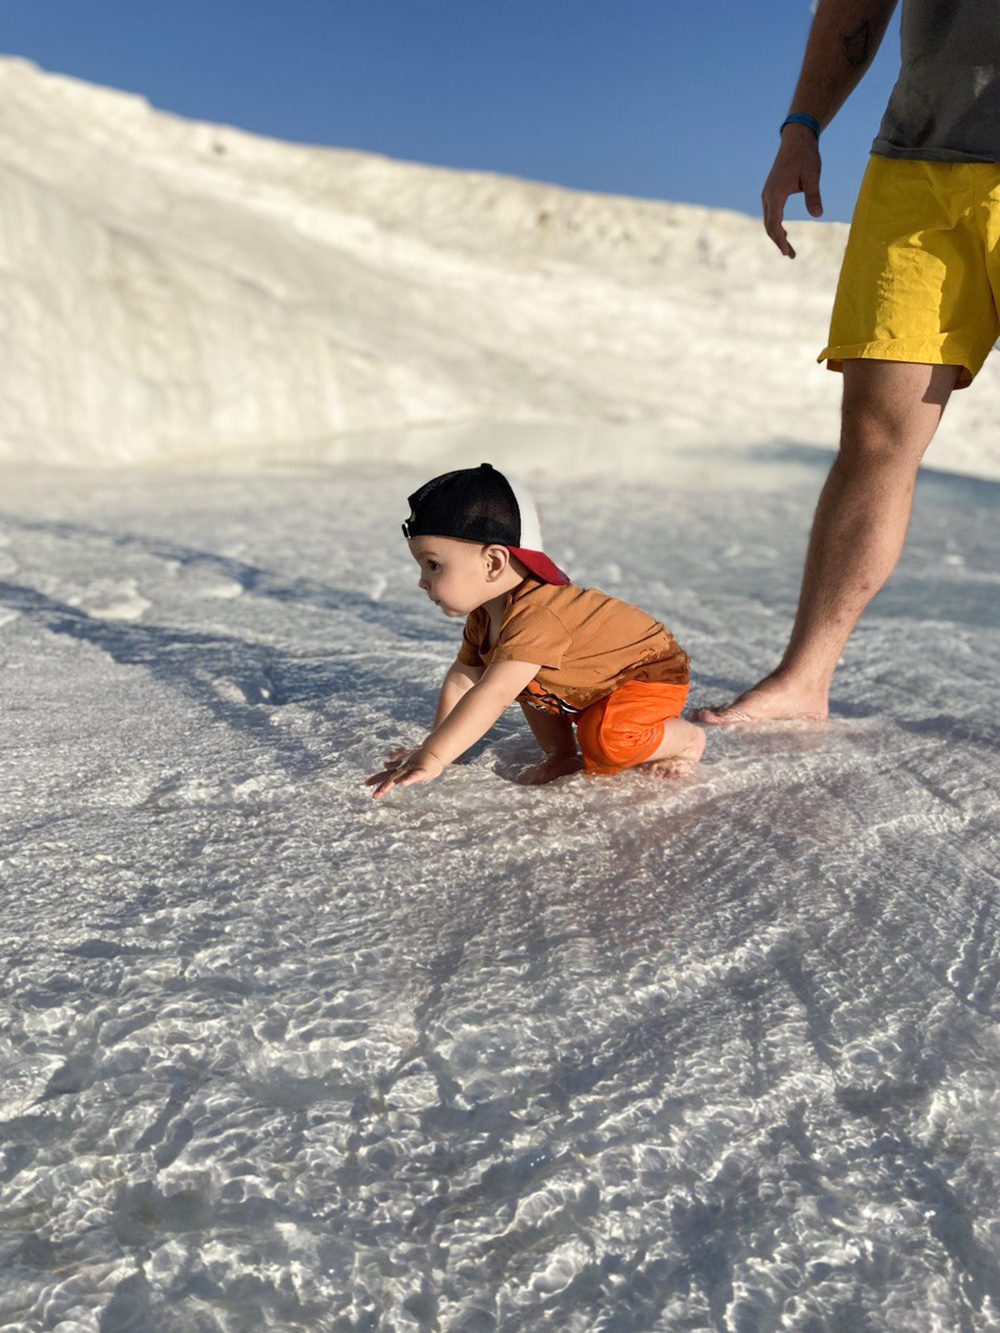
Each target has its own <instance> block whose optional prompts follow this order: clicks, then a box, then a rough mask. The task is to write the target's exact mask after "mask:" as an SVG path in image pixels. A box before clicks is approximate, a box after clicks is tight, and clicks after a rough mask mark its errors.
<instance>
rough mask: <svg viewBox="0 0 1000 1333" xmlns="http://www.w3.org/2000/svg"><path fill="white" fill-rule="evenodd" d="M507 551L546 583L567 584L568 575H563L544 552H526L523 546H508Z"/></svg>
mask: <svg viewBox="0 0 1000 1333" xmlns="http://www.w3.org/2000/svg"><path fill="white" fill-rule="evenodd" d="M507 549H508V551H510V553H511V555H514V556H517V558H518V560H520V562H521V564H522V565H526V566H527V567H528V569H530V570H531V572H532V574H536V575H537V576H538V578H540V579H543V580H544V581H545V582H546V583H569V575H568V574H564V573H563V571H562V570H561V569H560V568H559V566H558V565H557V564H555V563H554V562H553V561H552V560H550V559H549V557H548V556H547V555H546V554H545V552H544V551H528V550H526V549H525V548H524V547H523V546H508V547H507Z"/></svg>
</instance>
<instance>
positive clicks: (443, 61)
mask: <svg viewBox="0 0 1000 1333" xmlns="http://www.w3.org/2000/svg"><path fill="white" fill-rule="evenodd" d="M809 22H810V7H809V3H808V0H767V2H766V3H761V4H750V3H747V0H699V2H698V3H681V2H680V0H614V3H612V0H492V3H490V2H489V0H225V3H223V2H222V0H34V3H31V4H29V3H27V2H26V0H25V2H23V3H21V4H19V5H14V4H7V5H5V6H4V16H3V26H2V33H3V43H4V50H5V51H6V52H7V53H8V54H15V55H23V56H27V57H28V58H29V59H32V60H34V61H36V62H37V63H38V64H40V65H42V66H43V67H44V68H46V69H52V70H58V71H61V72H64V73H69V74H75V75H77V76H78V77H80V78H85V79H90V80H92V81H94V82H97V83H104V84H109V85H111V86H113V87H118V88H125V89H128V90H129V91H133V92H140V93H143V94H144V95H145V96H146V97H148V98H149V99H150V101H151V102H152V103H153V104H154V105H155V106H158V107H162V108H164V109H167V110H170V111H176V112H178V113H179V114H181V115H188V116H194V117H197V118H200V119H204V120H214V121H222V122H226V123H228V124H232V125H239V126H241V127H243V128H245V129H250V130H254V131H256V132H258V133H262V134H270V135H274V136H276V137H278V138H284V139H295V140H299V141H302V142H308V143H320V144H331V145H335V146H339V147H347V148H360V149H367V150H370V151H374V152H380V153H387V154H389V155H390V156H393V157H402V158H409V159H413V160H416V161H421V162H434V163H438V164H441V165H444V166H455V167H474V168H484V169H487V170H494V171H502V172H507V173H510V174H513V175H518V176H528V177H531V178H534V179H538V180H549V181H556V182H558V183H560V184H563V185H569V186H574V187H576V188H579V189H588V190H604V191H610V192H614V193H623V194H635V195H643V196H646V197H650V198H658V199H670V200H680V201H686V202H692V203H702V204H709V205H713V206H719V207H728V208H736V209H740V210H742V211H744V212H748V213H758V212H759V197H760V188H761V185H762V183H763V179H764V176H765V175H766V174H767V169H768V167H769V165H770V162H771V159H772V157H773V154H774V150H775V147H776V144H777V127H778V124H779V123H780V121H781V119H782V117H783V116H784V113H785V111H786V109H787V105H788V100H789V98H790V95H791V91H792V88H793V86H794V82H795V78H796V75H797V73H798V68H799V64H800V61H801V57H802V51H803V48H804V45H805V39H806V33H807V31H808V27H809ZM898 64H899V37H898V28H897V26H896V23H895V22H894V23H893V26H892V27H891V28H890V30H889V32H888V33H887V35H886V38H885V41H884V42H883V45H882V49H881V51H880V52H879V56H878V59H877V61H876V64H875V66H874V67H873V69H872V70H870V71H869V73H868V75H867V76H866V78H865V80H864V82H863V83H862V85H861V87H860V88H859V89H858V90H857V91H856V92H855V94H854V96H853V97H852V99H851V100H850V101H849V102H848V104H847V106H846V107H845V108H844V109H843V110H842V112H841V113H840V116H839V117H838V119H837V120H836V121H835V122H834V124H833V126H832V127H831V129H830V130H829V131H828V132H827V134H826V135H824V139H823V144H822V149H823V158H824V181H825V186H824V204H825V206H826V212H825V216H826V217H827V218H831V219H836V220H840V221H845V220H847V219H849V217H850V213H851V209H852V207H853V203H854V195H855V192H856V190H857V184H858V181H859V180H860V177H861V172H862V171H863V169H864V164H865V160H866V158H867V154H868V150H869V147H870V145H871V140H872V138H873V137H874V135H875V131H876V129H877V127H878V122H879V119H880V117H881V113H882V109H883V107H884V105H885V102H886V99H887V97H888V94H889V90H890V88H891V86H892V83H893V82H894V80H895V77H896V73H897V70H898ZM789 215H790V216H793V217H803V216H805V212H804V209H803V208H802V206H801V204H797V205H795V206H794V207H793V208H792V209H790V210H789Z"/></svg>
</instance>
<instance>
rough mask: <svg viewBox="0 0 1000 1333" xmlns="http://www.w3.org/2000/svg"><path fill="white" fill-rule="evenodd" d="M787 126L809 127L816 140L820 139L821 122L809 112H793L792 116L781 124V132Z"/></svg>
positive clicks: (787, 117)
mask: <svg viewBox="0 0 1000 1333" xmlns="http://www.w3.org/2000/svg"><path fill="white" fill-rule="evenodd" d="M786 125H808V127H809V128H810V129H811V130H812V132H813V134H815V136H816V138H817V139H818V138H819V121H818V120H817V119H816V117H815V116H810V115H809V113H808V112H807V111H793V112H792V113H791V115H789V116H786V117H785V119H784V120H783V121H782V122H781V130H783V129H784V128H785V126H786ZM781 130H779V131H778V133H779V134H780V133H781Z"/></svg>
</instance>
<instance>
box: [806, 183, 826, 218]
mask: <svg viewBox="0 0 1000 1333" xmlns="http://www.w3.org/2000/svg"><path fill="white" fill-rule="evenodd" d="M802 193H803V194H804V195H805V197H806V208H807V209H808V210H809V212H810V213H811V215H812V216H813V217H814V218H818V217H822V216H823V200H822V199H821V198H820V197H819V177H815V178H810V179H807V180H803V182H802Z"/></svg>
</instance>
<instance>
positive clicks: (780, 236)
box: [764, 195, 795, 259]
mask: <svg viewBox="0 0 1000 1333" xmlns="http://www.w3.org/2000/svg"><path fill="white" fill-rule="evenodd" d="M787 198H788V196H787V195H783V196H780V197H779V198H778V199H775V198H773V197H770V196H768V195H765V196H764V230H765V231H766V232H767V234H768V236H770V238H771V240H772V241H773V242H774V243H775V245H776V246H777V247H778V249H779V250H780V251H781V253H782V254H783V255H787V256H788V257H789V259H794V258H795V251H794V250H793V249H792V247H791V245H790V244H789V242H788V233H787V232H786V231H785V229H784V227H783V226H782V221H783V218H784V213H785V200H786V199H787Z"/></svg>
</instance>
